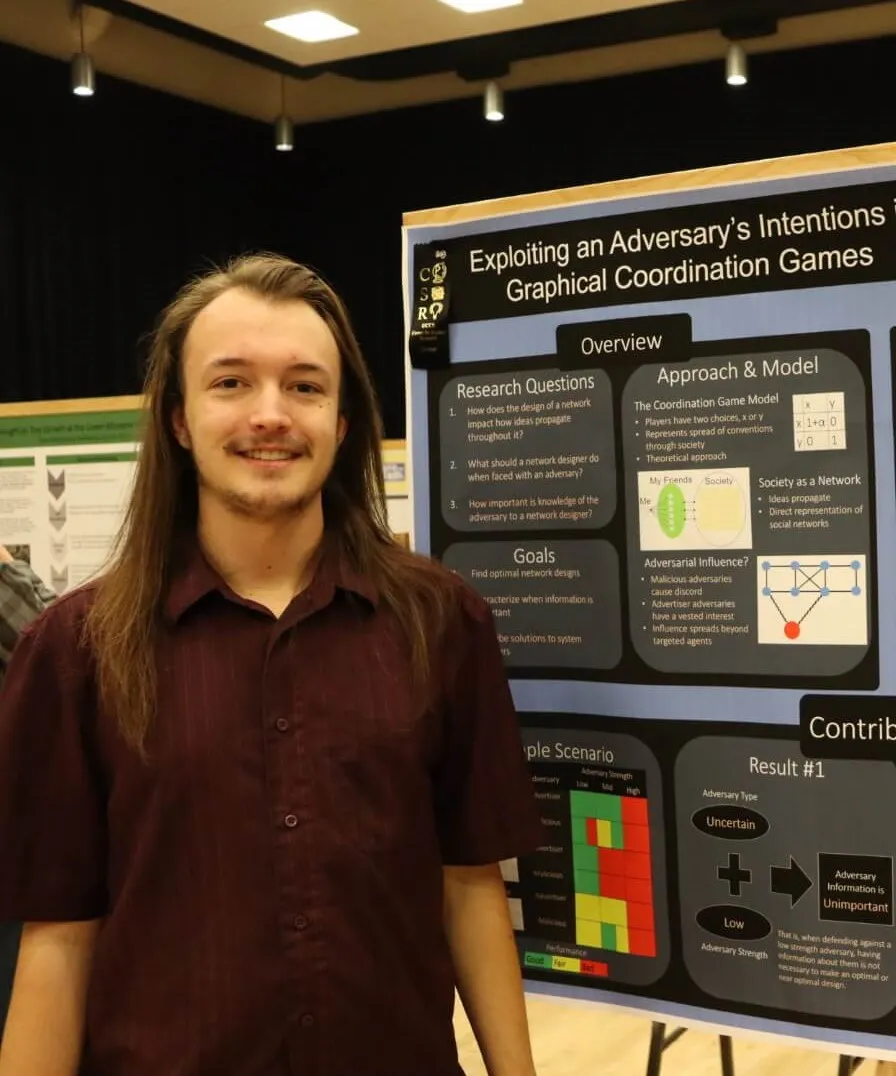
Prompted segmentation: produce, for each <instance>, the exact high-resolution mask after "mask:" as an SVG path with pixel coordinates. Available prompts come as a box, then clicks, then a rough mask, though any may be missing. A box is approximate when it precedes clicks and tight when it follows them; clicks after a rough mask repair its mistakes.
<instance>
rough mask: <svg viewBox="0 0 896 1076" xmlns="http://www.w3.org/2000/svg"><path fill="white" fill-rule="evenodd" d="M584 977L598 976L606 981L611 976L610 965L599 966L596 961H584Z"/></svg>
mask: <svg viewBox="0 0 896 1076" xmlns="http://www.w3.org/2000/svg"><path fill="white" fill-rule="evenodd" d="M582 974H583V975H597V976H600V977H601V978H603V979H605V978H606V977H607V976H608V975H609V974H610V966H609V964H599V963H597V961H595V960H583V961H582Z"/></svg>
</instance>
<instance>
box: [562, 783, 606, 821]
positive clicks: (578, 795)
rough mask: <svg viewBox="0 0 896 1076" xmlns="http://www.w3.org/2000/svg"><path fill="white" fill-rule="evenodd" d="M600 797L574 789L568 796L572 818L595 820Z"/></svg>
mask: <svg viewBox="0 0 896 1076" xmlns="http://www.w3.org/2000/svg"><path fill="white" fill-rule="evenodd" d="M599 806H600V795H599V794H598V793H597V792H582V791H581V790H579V789H575V790H573V791H572V792H570V794H569V809H570V813H571V814H572V816H573V818H597V808H598V807H599Z"/></svg>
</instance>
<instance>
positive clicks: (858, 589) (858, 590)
mask: <svg viewBox="0 0 896 1076" xmlns="http://www.w3.org/2000/svg"><path fill="white" fill-rule="evenodd" d="M852 592H853V594H855V596H856V597H857V598H858V596H859V595H860V594H861V593H862V588H861V587H853V588H852Z"/></svg>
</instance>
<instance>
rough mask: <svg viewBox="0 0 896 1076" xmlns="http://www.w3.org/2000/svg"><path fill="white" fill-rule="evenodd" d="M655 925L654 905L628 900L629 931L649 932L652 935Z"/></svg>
mask: <svg viewBox="0 0 896 1076" xmlns="http://www.w3.org/2000/svg"><path fill="white" fill-rule="evenodd" d="M655 925H656V924H655V923H654V919H653V905H652V904H642V903H641V902H640V901H635V900H628V928H629V930H649V931H650V932H651V933H652V932H653V930H654V928H655Z"/></svg>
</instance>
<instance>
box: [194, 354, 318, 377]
mask: <svg viewBox="0 0 896 1076" xmlns="http://www.w3.org/2000/svg"><path fill="white" fill-rule="evenodd" d="M252 365H254V364H253V363H251V362H250V361H249V360H248V359H241V358H239V357H238V356H229V355H222V356H221V357H220V358H217V359H212V361H211V362H210V363H209V364H208V366H207V367H206V369H207V370H236V369H244V368H245V367H246V366H252ZM286 370H287V372H288V373H306V374H324V375H326V376H327V377H329V376H330V371H329V370H328V369H327V368H326V366H324V365H323V364H322V363H319V362H310V361H308V360H307V359H304V360H300V361H296V362H294V363H291V364H290V365H289V366H287V368H286Z"/></svg>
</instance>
